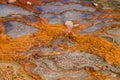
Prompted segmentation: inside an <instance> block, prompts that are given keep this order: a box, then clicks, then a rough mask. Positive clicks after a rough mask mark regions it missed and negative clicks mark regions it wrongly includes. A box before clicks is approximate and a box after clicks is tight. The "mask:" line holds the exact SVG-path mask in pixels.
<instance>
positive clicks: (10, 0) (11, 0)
mask: <svg viewBox="0 0 120 80" xmlns="http://www.w3.org/2000/svg"><path fill="white" fill-rule="evenodd" d="M15 1H16V0H8V3H14V2H15Z"/></svg>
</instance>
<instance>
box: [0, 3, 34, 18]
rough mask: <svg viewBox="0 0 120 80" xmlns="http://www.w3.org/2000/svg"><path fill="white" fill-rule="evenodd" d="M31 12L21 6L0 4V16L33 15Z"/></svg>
mask: <svg viewBox="0 0 120 80" xmlns="http://www.w3.org/2000/svg"><path fill="white" fill-rule="evenodd" d="M33 14H34V13H33V12H30V11H27V10H25V9H23V8H21V7H18V6H15V5H11V4H0V17H7V16H10V15H15V16H20V15H33Z"/></svg>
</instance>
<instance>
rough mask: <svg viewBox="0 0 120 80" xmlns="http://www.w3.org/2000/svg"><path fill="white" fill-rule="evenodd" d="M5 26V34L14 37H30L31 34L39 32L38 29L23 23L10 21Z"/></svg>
mask: <svg viewBox="0 0 120 80" xmlns="http://www.w3.org/2000/svg"><path fill="white" fill-rule="evenodd" d="M3 24H4V26H5V34H6V35H9V36H12V37H18V36H22V35H28V34H30V33H33V32H37V31H38V29H37V28H34V27H32V26H29V25H27V24H25V23H22V22H17V21H8V22H4V23H3Z"/></svg>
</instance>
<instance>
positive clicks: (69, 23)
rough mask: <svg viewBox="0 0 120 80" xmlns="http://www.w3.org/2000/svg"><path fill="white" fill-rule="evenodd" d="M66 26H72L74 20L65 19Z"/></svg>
mask: <svg viewBox="0 0 120 80" xmlns="http://www.w3.org/2000/svg"><path fill="white" fill-rule="evenodd" d="M65 26H67V27H70V28H72V27H73V26H74V25H73V22H72V21H65Z"/></svg>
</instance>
